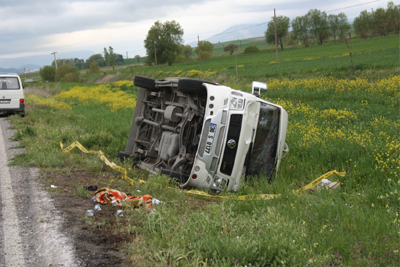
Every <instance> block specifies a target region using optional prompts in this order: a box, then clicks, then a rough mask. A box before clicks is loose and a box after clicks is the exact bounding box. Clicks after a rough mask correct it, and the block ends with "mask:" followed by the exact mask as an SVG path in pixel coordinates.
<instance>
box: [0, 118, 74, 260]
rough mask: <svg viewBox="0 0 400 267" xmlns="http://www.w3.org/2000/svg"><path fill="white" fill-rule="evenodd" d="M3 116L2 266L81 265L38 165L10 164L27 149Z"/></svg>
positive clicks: (0, 171) (0, 177)
mask: <svg viewBox="0 0 400 267" xmlns="http://www.w3.org/2000/svg"><path fill="white" fill-rule="evenodd" d="M9 127H10V123H9V121H8V120H7V118H6V117H5V116H3V115H0V209H1V212H0V266H7V267H8V266H32V267H36V266H37V267H43V266H71V267H72V266H81V265H82V263H81V262H79V261H78V260H77V259H76V257H75V250H74V246H73V243H72V241H71V240H70V239H69V238H68V237H67V236H65V235H64V234H63V233H60V231H59V229H61V223H62V217H61V215H60V213H59V212H58V211H57V210H56V209H55V207H54V203H53V201H52V200H51V198H50V196H49V194H48V192H47V191H46V188H45V186H44V185H42V184H40V183H39V170H38V169H37V168H21V167H15V166H8V164H9V163H10V160H11V159H12V158H13V157H14V156H15V155H16V154H19V153H23V152H24V150H23V149H20V148H15V147H17V146H18V142H14V141H11V140H10V138H12V136H13V134H14V130H11V129H9Z"/></svg>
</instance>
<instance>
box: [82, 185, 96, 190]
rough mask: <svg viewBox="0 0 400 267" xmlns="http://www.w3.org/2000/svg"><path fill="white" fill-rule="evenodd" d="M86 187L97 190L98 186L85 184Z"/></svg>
mask: <svg viewBox="0 0 400 267" xmlns="http://www.w3.org/2000/svg"><path fill="white" fill-rule="evenodd" d="M84 188H86V189H87V190H89V191H97V186H95V185H88V186H84Z"/></svg>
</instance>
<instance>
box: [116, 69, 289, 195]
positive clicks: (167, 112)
mask: <svg viewBox="0 0 400 267" xmlns="http://www.w3.org/2000/svg"><path fill="white" fill-rule="evenodd" d="M134 84H135V85H136V86H138V87H140V89H139V92H138V95H137V104H136V108H135V111H134V114H133V119H132V124H131V129H130V133H129V137H128V141H127V144H126V148H125V151H121V152H119V154H118V157H119V158H120V159H121V160H123V159H124V158H126V157H130V156H134V157H135V158H136V164H137V166H138V167H140V168H143V169H146V170H148V171H150V172H153V173H157V172H161V173H163V174H166V175H168V176H170V177H174V178H176V179H177V180H178V181H179V182H180V185H181V187H189V188H204V189H209V190H212V191H216V192H219V191H221V190H228V191H237V190H238V189H239V187H240V185H241V180H242V178H243V177H244V176H247V175H249V176H259V177H264V178H265V179H268V180H269V181H271V180H272V179H273V178H274V177H275V175H276V173H277V170H278V167H279V164H280V161H281V159H282V158H283V156H284V154H283V152H286V153H287V152H288V150H289V149H288V147H287V145H286V143H285V139H286V129H287V123H288V114H287V112H286V111H285V110H284V109H283V108H282V107H281V106H279V105H276V104H274V103H272V102H270V101H267V100H264V99H261V98H259V94H260V92H261V90H266V89H267V85H266V84H265V83H260V82H253V86H252V87H253V92H252V94H250V93H246V92H242V91H238V90H235V89H232V88H230V87H227V86H223V85H219V84H216V83H212V82H209V81H202V80H195V79H184V78H166V79H163V80H154V79H150V78H147V77H141V76H136V77H135V79H134ZM256 90H258V93H257V92H255V91H256Z"/></svg>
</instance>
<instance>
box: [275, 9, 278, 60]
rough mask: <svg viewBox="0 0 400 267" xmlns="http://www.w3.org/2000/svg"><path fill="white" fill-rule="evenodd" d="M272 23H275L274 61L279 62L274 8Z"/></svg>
mask: <svg viewBox="0 0 400 267" xmlns="http://www.w3.org/2000/svg"><path fill="white" fill-rule="evenodd" d="M274 24H275V52H276V62H279V59H278V34H277V32H276V14H275V8H274Z"/></svg>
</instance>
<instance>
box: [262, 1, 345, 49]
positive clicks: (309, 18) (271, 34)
mask: <svg viewBox="0 0 400 267" xmlns="http://www.w3.org/2000/svg"><path fill="white" fill-rule="evenodd" d="M276 26H277V27H276V28H277V34H276V36H277V37H276V40H277V44H278V45H279V46H280V47H281V50H283V45H284V39H285V37H287V36H289V27H290V26H292V31H291V32H290V37H291V38H292V39H293V40H300V41H302V42H303V44H304V46H306V47H307V46H309V45H310V38H311V37H314V38H315V39H316V40H317V42H318V44H319V45H322V44H323V43H324V42H326V41H327V40H328V38H329V37H331V36H332V37H333V40H334V41H335V42H336V40H337V39H338V38H339V40H341V39H343V38H344V36H345V34H346V32H347V31H348V30H350V29H351V26H350V24H349V23H348V22H347V16H346V14H344V13H339V14H338V15H335V14H330V15H329V16H328V15H327V14H326V12H325V11H321V10H318V9H311V10H310V11H308V13H307V14H305V15H304V16H299V17H296V18H295V19H293V20H292V22H291V23H290V19H289V18H288V17H285V16H278V17H276ZM265 40H266V42H267V43H275V22H274V18H272V20H271V21H270V22H268V28H267V30H266V32H265Z"/></svg>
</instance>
